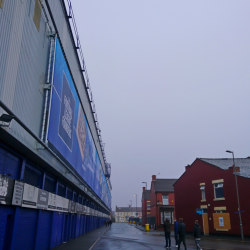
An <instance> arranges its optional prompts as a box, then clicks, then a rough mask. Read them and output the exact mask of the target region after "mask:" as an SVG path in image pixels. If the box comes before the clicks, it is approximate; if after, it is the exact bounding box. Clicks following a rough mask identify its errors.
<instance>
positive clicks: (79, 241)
mask: <svg viewBox="0 0 250 250" xmlns="http://www.w3.org/2000/svg"><path fill="white" fill-rule="evenodd" d="M108 230H109V228H107V227H106V226H103V227H100V228H98V229H96V230H93V231H91V232H89V233H86V234H83V235H81V236H80V237H78V238H76V239H72V240H70V241H68V242H66V243H63V244H61V245H59V246H57V247H54V248H53V250H69V249H70V250H90V249H92V247H93V246H94V244H95V243H96V242H97V241H98V240H100V238H101V237H102V236H104V235H105V234H106V233H107V231H108Z"/></svg>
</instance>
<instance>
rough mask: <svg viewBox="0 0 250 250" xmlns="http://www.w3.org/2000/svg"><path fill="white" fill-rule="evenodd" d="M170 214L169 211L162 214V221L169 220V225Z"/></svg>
mask: <svg viewBox="0 0 250 250" xmlns="http://www.w3.org/2000/svg"><path fill="white" fill-rule="evenodd" d="M171 217H172V216H171V212H170V211H165V212H164V219H165V220H166V219H168V220H169V222H170V223H171Z"/></svg>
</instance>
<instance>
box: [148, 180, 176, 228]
mask: <svg viewBox="0 0 250 250" xmlns="http://www.w3.org/2000/svg"><path fill="white" fill-rule="evenodd" d="M176 181H177V179H156V176H155V175H152V181H151V188H150V217H149V218H148V222H149V224H150V226H151V225H152V226H153V227H154V228H155V229H160V230H162V229H163V222H164V220H165V219H166V218H168V219H169V221H170V222H171V223H172V224H173V223H174V207H175V200H174V187H173V184H174V183H175V182H176Z"/></svg>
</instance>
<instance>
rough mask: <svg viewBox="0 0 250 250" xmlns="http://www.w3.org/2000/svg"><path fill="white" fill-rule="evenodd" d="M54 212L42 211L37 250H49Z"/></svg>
mask: <svg viewBox="0 0 250 250" xmlns="http://www.w3.org/2000/svg"><path fill="white" fill-rule="evenodd" d="M51 222H52V212H49V211H41V212H40V218H39V225H38V229H37V239H36V250H42V249H49V244H50V233H51Z"/></svg>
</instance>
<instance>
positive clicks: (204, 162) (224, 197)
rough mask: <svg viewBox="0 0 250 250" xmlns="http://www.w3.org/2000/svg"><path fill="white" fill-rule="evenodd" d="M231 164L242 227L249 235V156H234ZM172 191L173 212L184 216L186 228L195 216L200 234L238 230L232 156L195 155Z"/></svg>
mask: <svg viewBox="0 0 250 250" xmlns="http://www.w3.org/2000/svg"><path fill="white" fill-rule="evenodd" d="M235 165H236V173H237V180H238V190H239V201H240V209H241V211H242V213H241V217H242V224H243V231H244V234H245V235H250V217H249V213H250V202H249V190H250V158H238V159H235ZM174 192H175V205H176V206H175V209H176V210H175V211H176V216H177V218H183V219H184V222H185V224H186V230H187V231H188V232H192V230H193V225H194V221H195V220H199V224H200V225H201V228H202V231H203V233H204V234H230V235H240V234H241V231H240V220H239V213H238V202H237V193H236V183H235V174H234V167H233V160H232V158H231V159H225V158H224V159H204V158H197V159H196V160H195V161H194V162H193V163H192V165H188V166H186V171H185V172H184V173H183V175H182V176H181V177H180V178H179V180H178V181H177V182H176V183H175V184H174ZM197 212H200V213H201V212H202V214H198V213H197Z"/></svg>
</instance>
